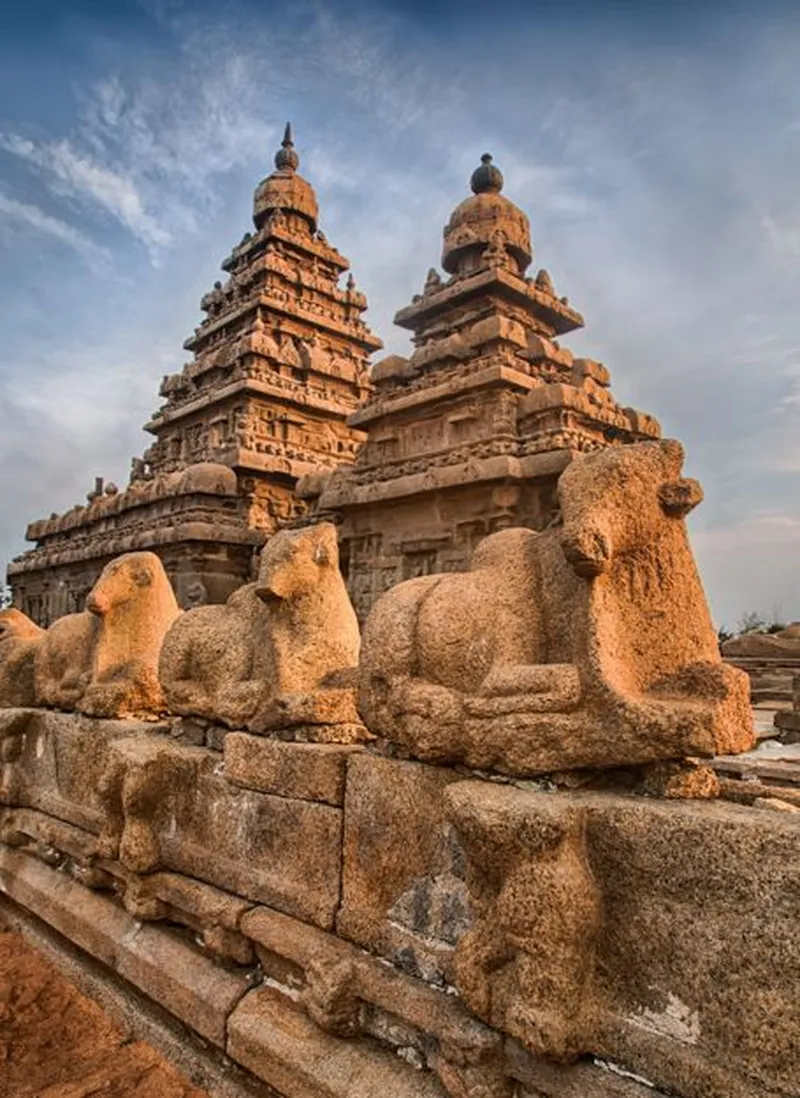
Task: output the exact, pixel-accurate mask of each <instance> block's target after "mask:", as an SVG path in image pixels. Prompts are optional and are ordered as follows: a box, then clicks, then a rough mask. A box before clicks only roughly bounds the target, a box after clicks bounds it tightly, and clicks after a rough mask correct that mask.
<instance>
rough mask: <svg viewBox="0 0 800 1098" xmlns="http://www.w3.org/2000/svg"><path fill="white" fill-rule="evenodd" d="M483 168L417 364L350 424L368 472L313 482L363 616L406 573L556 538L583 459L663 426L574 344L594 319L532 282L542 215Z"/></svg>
mask: <svg viewBox="0 0 800 1098" xmlns="http://www.w3.org/2000/svg"><path fill="white" fill-rule="evenodd" d="M482 161H483V162H482V164H481V166H480V167H479V168H478V169H477V170H476V171H475V172H474V173H473V175H472V180H471V184H472V191H473V194H472V195H471V196H470V197H469V198H467V199H465V200H464V201H463V202H462V203H461V204H460V205H458V206H457V207H456V208H455V210H454V211H453V213H452V214H451V216H450V220H449V221H448V223H447V225H446V226H445V229H444V247H443V251H442V266H443V268H444V270H445V272H446V276H449V277H445V278H442V277H441V275H439V274H438V273H437V271H435V270H433V269H431V270H430V271H429V272H428V275H427V277H426V279H425V285H424V288H423V291H422V293H421V294H418V295H417V296H415V297H414V299H413V301H412V302H411V304H410V305H408V306H406V308H404V309H401V310H400V311H399V312H398V313H397V315H396V317H395V323H396V324H398V325H400V326H401V327H403V328H407V329H409V330H410V331H411V332H413V339H414V350H413V352H412V354H411V356H410V358H408V359H406V358H401V357H400V356H398V355H390V356H389V357H388V358H384V359H382V360H381V361H380V362H378V363H376V365H375V366H374V367H373V370H372V383H373V387H374V389H373V393H372V395H371V396H370V397H369V399H368V400H367V401H366V403H365V404H364V405H363V407H362V408H360V409H359V410H358V411H357V412H355V413H354V414H353V415H352V416H351V417H350V420H349V422H350V424H351V425H352V426H353V427H357V428H360V429H361V430H363V431H366V434H367V439H366V442H365V443H364V445H363V446H362V447H361V448H360V450H359V451H358V454H357V456H356V460H355V462H354V464H353V465H352V466H350V467H342V468H339V469H337V470H335V471H334V472H333V473H332V474H330V475H327V476H325V477H322V478H314V479H313V480H312V481H310V482H305V481H304V482H302V483H301V485H300V486H299V491H300V493H301V494H303V495H309V494H312V493H315V492H319V493H320V494H319V497H318V501H317V507H318V509H319V511H320V512H323V513H325V514H326V515H329V516H330V515H332V516H335V519H336V521H337V522H338V523H340V548H341V552H342V556H343V558H344V559H345V560H346V561H347V562H348V575H349V585H350V593H351V597H352V598H353V601H354V603H355V606H356V609H357V611H358V613H359V616H360V617H362V618H363V617H364V615H365V614H366V613H367V611H368V610H369V608H370V607H371V605H372V603H373V602H374V601H375V599H376V598H377V597H378V595H380V593H381V592H382V591H384V590H386V589H387V588H389V587H392V586H394V584H395V583H398V582H399V581H401V580H404V579H408V578H410V577H413V576H420V575H425V574H428V573H430V572H441V571H463V570H464V568H465V567H466V566H467V563H468V562H469V559H470V557H471V556H472V551H473V549H474V548H475V546H476V545H477V543H478V542H479V541H480V540H481V539H482V538H484V537H485V536H486V535H487V534H490V533H493V532H494V531H496V530H500V529H503V528H504V527H507V526H527V527H530V528H532V529H534V530H541V529H544V528H545V527H546V526H547V525H548V524H549V523H550V522H551V521H552V520H553V518H554V516H555V511H556V506H557V505H556V499H555V490H556V484H557V481H558V477H559V474H560V473H561V472H562V470H563V469H565V468H566V466H567V465H568V464H569V462H570V461H571V460H572V459H573V457H574V456H575V455H576V454H579V453H586V452H588V451H591V450H596V449H598V448H601V447H604V446H608V445H609V444H612V443H620V442H623V443H630V442H635V441H639V440H644V439H649V438H657V437H658V436H659V433H660V432H659V426H658V424H657V423H656V421H655V420H654V419H652V418H651V417H650V416H647V415H644V414H643V413H641V412H637V411H636V410H635V409H633V408H621V407H620V406H619V404H617V402H616V401H615V400H614V398H613V396H612V395H611V391H610V389H609V375H608V371H607V369H606V368H605V366H603V365H602V364H601V363H599V362H595V361H594V360H592V359H588V358H576V357H574V356H573V354H572V353H571V352H570V351H568V350H567V349H566V348H565V347H562V346H560V344H559V338H558V337H560V336H562V335H564V334H566V333H568V332H571V331H574V330H575V329H577V328H581V327H582V326H583V318H582V316H581V315H580V313H578V312H576V311H575V309H573V308H572V307H571V306H570V305H569V303H568V301H567V298H565V297H559V296H558V295H557V294H556V292H555V290H554V288H553V285H552V282H551V279H550V277H549V275H548V273H547V271H545V270H540V271H538V273H537V274H536V275H535V277H529V276H528V275H527V274H526V272H527V270H528V267H529V265H530V263H531V259H532V257H533V248H532V246H531V236H530V226H529V224H528V218H527V217H526V216H525V214H524V213H523V212H522V210H520V209H519V208H518V207H517V206H515V205H514V203H513V202H511V201H510V200H509V199H508V198H506V197H505V196H504V195H503V194H502V193H501V192H502V188H503V176H502V174H501V173H500V171H499V169H498V168H497V167H495V165H494V164H492V158H491V156H489V155H488V154H486V155H484V156H483V158H482Z"/></svg>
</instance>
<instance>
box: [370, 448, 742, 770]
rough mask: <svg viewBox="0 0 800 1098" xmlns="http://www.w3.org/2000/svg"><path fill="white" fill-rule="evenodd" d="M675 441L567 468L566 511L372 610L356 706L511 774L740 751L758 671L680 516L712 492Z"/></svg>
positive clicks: (419, 749)
mask: <svg viewBox="0 0 800 1098" xmlns="http://www.w3.org/2000/svg"><path fill="white" fill-rule="evenodd" d="M682 465H683V450H682V447H681V446H680V444H679V443H677V442H674V441H669V440H666V441H660V442H643V443H637V444H634V445H630V446H620V447H612V448H609V449H606V450H602V451H598V452H596V453H593V454H590V455H586V456H583V457H580V458H576V459H575V461H574V462H573V463H572V464H571V465H570V466H568V468H567V469H566V470H565V471H564V472H563V473H562V475H561V478H560V480H559V485H558V497H559V502H560V508H561V516H562V523H561V525H559V526H554V527H552V528H550V529H548V530H545V531H544V532H542V533H536V532H534V531H531V530H526V529H509V530H503V531H501V532H499V533H496V534H492V535H490V536H489V537H487V538H486V539H485V540H484V541H483V542H481V543H480V544H479V546H478V548H477V550H476V552H475V554H474V557H473V561H472V568H471V571H470V572H468V573H464V574H455V575H453V574H446V575H433V576H424V577H421V578H419V579H414V580H409V581H407V582H405V583H401V584H399V585H398V586H397V587H395V588H393V589H392V590H390V591H388V592H387V593H386V594H385V595H383V596H382V598H381V599H379V600H378V602H377V603H376V604H375V606H374V607H373V610H372V613H371V614H370V617H369V618H368V620H367V623H366V626H365V630H364V639H363V646H362V657H361V672H360V687H359V708H360V711H361V715H362V717H363V719H364V721H365V723H366V724H367V727H368V728H369V729H370V731H371V732H372V733H374V734H376V735H378V736H380V737H383V738H385V739H387V740H390V741H393V742H395V743H399V744H402V745H403V746H404V747H405V748H406V749H407V750H408V751H409V752H410V753H411V754H412V755H415V756H416V757H418V758H423V759H431V760H435V761H439V762H445V761H447V762H465V763H467V764H469V765H472V766H477V767H485V768H495V769H497V770H500V771H503V772H506V773H510V774H517V775H519V774H534V773H546V772H548V771H554V770H560V769H565V768H573V767H610V766H621V765H626V764H633V763H645V762H650V761H653V760H655V759H659V758H672V757H680V756H682V755H705V756H708V755H713V754H715V753H723V752H733V751H743V750H746V749H747V748H748V747H750V746H751V745H752V742H753V726H752V716H751V713H750V708H749V693H748V684H747V679H746V676H744V675H743V674H742V673H741V672H738V671H736V670H735V669H734V668H731V667H728V666H726V665H725V664H723V663H722V661H721V659H720V656H719V650H718V646H717V639H716V634H715V631H714V628H713V626H712V624H711V619H710V616H709V612H708V608H707V604H706V600H705V596H704V593H703V588H702V585H701V583H700V579H699V576H698V574H697V569H696V567H695V563H694V559H693V556H692V552H691V548H690V546H689V542H688V537H687V533H686V527H685V523H684V521H683V520H684V516H685V515H686V514H687V513H688V512H689V511H690V510H691V509H692V508H693V507H695V506H696V505H697V504H698V503H699V502H700V500H701V499H702V491H701V488H700V485H699V484H698V483H697V482H696V481H694V480H691V479H687V478H684V477H682V476H681V469H682Z"/></svg>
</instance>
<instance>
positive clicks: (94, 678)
mask: <svg viewBox="0 0 800 1098" xmlns="http://www.w3.org/2000/svg"><path fill="white" fill-rule="evenodd" d="M179 613H180V611H179V608H178V604H177V602H176V601H175V595H174V592H173V590H172V587H171V585H170V582H169V580H168V579H167V575H166V572H165V571H164V567H163V565H162V564H161V561H160V560H159V558H158V557H157V556H156V555H155V554H154V553H126V554H124V555H123V556H121V557H117V559H116V560H113V561H112V562H111V563H110V564H108V565H106V567H105V568H104V569H103V571H102V573H101V575H100V578H99V579H98V580H97V582H96V583H95V585H94V586H93V588H92V590H91V591H90V592H89V596H88V598H87V600H86V610H84V611H83V612H82V613H80V614H68V615H67V616H66V617H64V618H61V619H60V620H59V621H58V622H57V623H55V624H54V625H52V626H51V627H50V629H48V630H47V631H46V632H45V633H44V634H43V635H42V636H41V638H39V640H38V642H37V646H36V652H35V655H34V681H35V692H36V700H37V703H38V704H39V705H48V706H52V707H53V708H55V709H65V710H75V709H80V710H81V712H83V713H86V714H88V715H89V716H94V717H106V718H121V717H141V716H147V715H151V714H160V713H163V712H164V709H165V706H164V698H163V695H162V693H161V687H160V685H159V682H158V657H159V654H160V652H161V644H162V642H163V640H164V636H165V634H166V632H167V630H168V629H169V627H170V625H172V623H173V621H174V620H175V618H176V617H178V615H179Z"/></svg>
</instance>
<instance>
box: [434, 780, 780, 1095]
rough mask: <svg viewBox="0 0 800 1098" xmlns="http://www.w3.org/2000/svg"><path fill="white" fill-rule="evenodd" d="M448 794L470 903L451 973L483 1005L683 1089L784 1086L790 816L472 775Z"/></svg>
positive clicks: (523, 1028)
mask: <svg viewBox="0 0 800 1098" xmlns="http://www.w3.org/2000/svg"><path fill="white" fill-rule="evenodd" d="M742 784H745V783H742ZM747 784H750V783H747ZM445 802H446V805H447V811H448V816H449V819H450V821H451V823H452V824H453V825H454V826H455V828H456V831H457V833H458V836H459V838H460V839H461V841H462V843H463V846H464V850H465V854H466V860H467V884H468V887H469V895H470V906H471V908H472V912H473V918H474V921H473V925H472V927H471V928H470V929H469V930H468V931H467V933H466V934H465V935H464V936H463V937H462V938H461V940H460V941H459V943H458V945H457V946H456V951H455V957H454V966H453V967H454V970H455V984H456V986H457V987H458V989H459V991H460V993H461V995H462V996H463V998H464V1000H465V1002H466V1003H467V1005H468V1006H469V1007H470V1008H471V1009H472V1010H473V1011H475V1013H476V1014H477V1015H478V1016H479V1017H480V1018H482V1019H483V1020H484V1021H486V1022H489V1024H491V1025H492V1026H494V1027H497V1028H498V1029H500V1030H502V1031H504V1032H505V1033H507V1034H509V1035H511V1036H512V1037H514V1038H516V1040H518V1041H520V1042H521V1043H522V1045H524V1046H525V1048H527V1049H528V1050H529V1051H530V1052H532V1053H533V1054H534V1055H535V1056H537V1057H546V1058H547V1060H550V1061H552V1060H565V1059H571V1058H574V1057H575V1056H576V1055H581V1054H586V1053H591V1054H593V1055H594V1056H596V1057H600V1058H602V1059H605V1060H610V1061H613V1062H615V1063H625V1064H627V1065H628V1067H629V1070H630V1071H632V1072H636V1073H638V1074H640V1075H643V1076H645V1077H646V1078H647V1079H650V1080H651V1081H652V1082H653V1083H654V1084H655V1085H657V1086H659V1087H663V1088H664V1089H665V1091H667V1092H668V1093H671V1094H676V1095H681V1096H682V1098H704V1096H708V1098H711V1096H713V1098H729V1096H730V1098H751V1096H754V1095H756V1094H758V1095H759V1096H760V1095H762V1094H763V1095H765V1096H766V1095H769V1096H770V1098H778V1096H779V1095H780V1096H783V1095H787V1096H788V1095H790V1094H794V1093H796V1092H797V1086H798V1063H797V1057H796V1056H795V1055H793V1047H794V1046H795V1045H796V1011H793V1010H792V1005H791V1004H793V1002H794V1000H795V998H796V988H797V980H798V976H799V975H800V952H799V951H798V948H797V935H796V934H795V933H793V931H792V929H791V927H792V923H793V921H796V904H793V903H792V902H791V901H789V902H786V898H787V897H789V896H792V895H793V894H794V892H793V890H794V889H795V886H796V881H797V864H798V863H797V859H796V857H795V856H794V852H795V851H796V850H797V847H798V843H799V842H800V829H798V826H797V817H796V815H794V814H792V813H791V812H780V813H774V812H767V811H762V810H760V809H748V808H743V807H741V806H738V805H730V804H725V803H724V802H720V801H716V802H707V801H697V800H692V799H689V800H678V801H675V800H661V799H659V798H654V797H640V796H620V795H618V794H614V793H609V792H607V793H576V794H570V793H557V794H553V793H546V792H540V791H537V790H534V789H520V788H515V787H514V786H513V785H507V784H498V783H495V782H492V783H489V782H485V781H468V782H460V783H456V784H452V785H450V786H449V787H448V789H447V790H446V792H445ZM768 816H769V817H770V819H769V821H767V817H768ZM772 920H788V921H787V922H786V924H785V925H786V930H780V931H779V930H778V928H777V926H774V925H773V927H772V932H771V933H766V932H765V922H767V921H772ZM732 923H733V924H734V925H735V926H736V927H737V930H736V932H731V925H732ZM745 957H746V961H745ZM537 1062H541V1061H537ZM613 1092H614V1090H613V1088H612V1089H611V1093H613ZM534 1093H538V1090H537V1089H535V1090H534ZM542 1093H546V1094H548V1095H549V1094H551V1093H552V1094H553V1095H554V1096H555V1095H560V1094H562V1093H574V1094H575V1095H576V1096H577V1095H579V1094H580V1095H582V1094H584V1093H586V1091H584V1090H583V1088H581V1087H578V1088H576V1089H575V1090H574V1091H573V1090H572V1089H571V1088H567V1089H566V1090H564V1091H562V1090H561V1089H559V1088H558V1087H556V1086H554V1087H553V1089H552V1090H551V1089H549V1088H544V1087H543V1088H542ZM589 1093H593V1090H592V1089H591V1088H590V1089H589ZM596 1093H598V1094H603V1095H605V1094H606V1093H607V1091H606V1090H605V1089H603V1088H600V1089H599V1090H598V1091H597V1092H596ZM620 1093H622V1092H621V1091H620Z"/></svg>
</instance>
